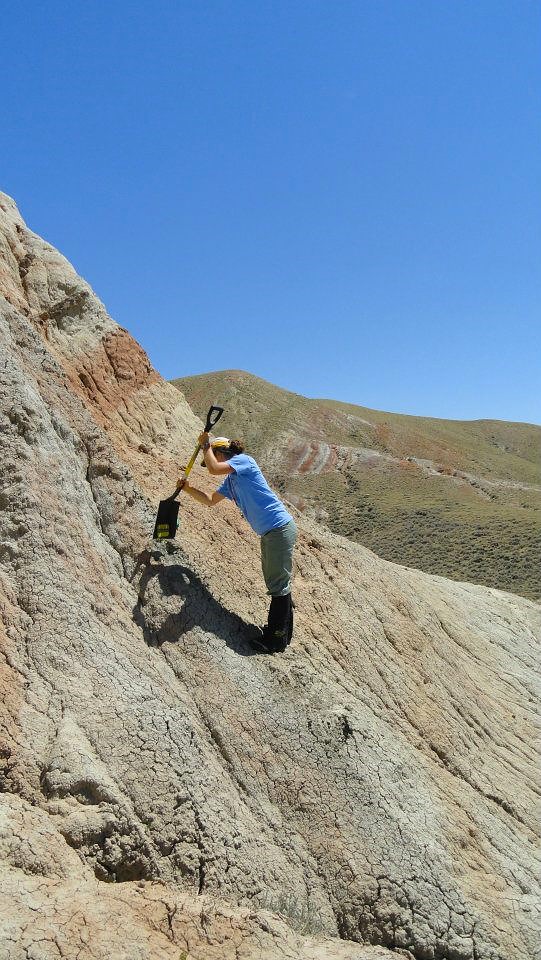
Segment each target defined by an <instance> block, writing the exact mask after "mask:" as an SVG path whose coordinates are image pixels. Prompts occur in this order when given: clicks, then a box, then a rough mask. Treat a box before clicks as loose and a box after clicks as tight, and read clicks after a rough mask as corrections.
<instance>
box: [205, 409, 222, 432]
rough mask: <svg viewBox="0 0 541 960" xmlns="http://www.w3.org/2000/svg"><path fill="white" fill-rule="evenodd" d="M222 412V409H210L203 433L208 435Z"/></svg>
mask: <svg viewBox="0 0 541 960" xmlns="http://www.w3.org/2000/svg"><path fill="white" fill-rule="evenodd" d="M223 412H224V408H223V407H210V409H209V412H208V413H207V422H206V424H205V433H208V432H209V430H210V429H211V427H214V426H215V425H216V424H217V423H218V420H219V419H220V417H221V415H222V413H223Z"/></svg>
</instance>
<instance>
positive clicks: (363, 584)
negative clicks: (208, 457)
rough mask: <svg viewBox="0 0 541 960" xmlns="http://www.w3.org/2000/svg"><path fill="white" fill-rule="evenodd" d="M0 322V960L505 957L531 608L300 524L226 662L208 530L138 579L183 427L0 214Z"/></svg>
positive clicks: (59, 274)
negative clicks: (278, 617)
mask: <svg viewBox="0 0 541 960" xmlns="http://www.w3.org/2000/svg"><path fill="white" fill-rule="evenodd" d="M0 313H1V319H0V356H1V363H0V371H1V377H0V411H1V417H2V430H1V434H0V444H1V453H0V484H1V492H0V647H1V650H2V658H1V659H0V685H1V688H2V699H1V706H0V739H1V743H0V789H1V790H2V794H1V795H0V811H1V812H0V817H1V821H0V823H1V828H0V854H1V857H2V859H1V871H2V891H3V895H2V901H1V906H0V938H1V939H2V941H3V943H4V944H5V945H6V947H5V951H4V954H5V956H7V957H9V958H12V960H15V958H17V960H18V958H19V957H20V958H23V957H25V958H26V957H28V956H32V957H33V958H38V957H39V958H41V957H43V958H49V957H56V956H59V955H60V956H65V957H72V956H73V957H89V958H90V957H91V958H94V957H96V958H105V957H107V958H112V957H114V958H126V960H128V958H129V960H132V958H135V957H141V958H151V957H152V958H157V957H158V958H161V957H163V958H169V957H171V958H173V957H174V958H176V960H178V957H179V953H180V956H182V952H184V953H186V956H187V957H190V958H192V960H198V958H203V957H204V958H212V957H216V958H218V957H220V958H222V957H229V956H231V957H235V958H236V957H243V958H252V957H254V958H255V957H265V958H266V957H268V958H271V957H272V958H275V957H276V958H279V957H287V958H306V960H310V958H311V960H316V958H319V957H321V958H323V957H329V958H330V957H336V958H344V960H345V958H359V960H370V958H374V960H375V958H376V957H383V956H385V955H389V956H390V955H391V954H390V953H388V951H393V953H394V955H395V956H396V953H397V951H400V950H403V951H404V952H405V953H406V956H407V955H408V952H409V955H410V956H414V957H416V958H418V960H428V958H442V960H443V958H446V960H474V958H475V960H510V958H526V957H529V956H531V955H532V953H533V950H534V945H535V943H536V932H535V920H536V915H535V909H536V903H535V899H534V895H535V889H534V885H533V884H534V880H533V878H534V875H535V863H534V857H535V851H536V820H535V812H534V802H535V797H536V789H537V786H536V765H535V756H534V753H533V748H532V743H533V723H534V707H535V703H534V697H535V670H536V663H537V658H536V649H535V642H536V641H535V637H536V628H537V630H538V625H539V608H538V607H537V606H536V605H535V604H533V603H530V602H528V601H526V600H521V599H520V598H518V597H514V596H511V595H509V594H504V593H500V592H498V591H495V590H491V589H487V588H482V587H474V586H472V585H469V584H459V583H454V582H450V581H447V580H444V579H441V578H438V577H431V576H427V575H423V574H421V573H419V572H417V571H413V570H409V569H406V568H402V567H398V566H396V565H393V564H390V563H386V562H385V561H382V560H380V559H378V558H377V557H376V556H374V555H373V554H371V553H370V552H369V551H367V550H365V549H363V548H362V547H361V546H358V545H355V544H352V543H350V542H348V541H346V540H343V539H341V538H339V537H336V536H333V535H332V534H330V533H328V532H325V531H324V530H322V529H320V528H318V527H317V525H316V524H313V523H311V522H310V521H309V520H306V519H303V520H300V527H301V529H300V539H299V545H298V549H297V568H296V578H295V595H296V601H297V610H296V624H297V626H296V635H295V640H294V643H293V645H292V647H291V648H290V649H289V650H288V651H287V652H286V653H285V654H284V655H282V656H280V657H265V656H263V655H256V654H254V652H253V650H252V649H251V648H250V645H249V643H248V641H247V624H250V623H252V622H261V621H262V620H263V618H264V616H265V610H266V601H265V597H264V593H263V585H262V579H261V574H260V570H259V543H258V539H257V538H256V537H255V536H254V535H253V534H252V533H251V531H250V530H249V529H248V528H247V527H246V526H245V525H244V522H243V521H242V519H241V518H240V516H239V515H238V514H237V513H236V512H235V509H234V507H233V506H232V505H231V504H228V503H226V504H222V505H220V507H219V508H216V509H215V510H213V511H208V510H203V508H201V507H199V506H198V505H197V504H195V503H193V501H191V500H190V501H188V498H186V500H183V501H182V507H181V517H182V520H181V529H180V531H179V534H178V537H177V540H176V541H175V543H174V545H173V544H172V545H171V547H170V549H169V551H164V555H163V557H162V558H161V559H160V560H157V561H156V560H153V561H150V562H145V561H144V560H143V559H142V558H141V551H142V550H143V548H144V547H146V546H147V545H148V538H149V534H150V532H151V530H152V525H153V519H154V510H155V504H156V502H157V500H158V499H159V498H160V496H163V495H164V494H167V493H169V492H170V491H172V489H174V480H175V478H176V475H177V466H178V464H179V463H182V462H185V461H186V459H187V456H189V453H190V452H191V448H192V446H193V443H194V441H195V439H196V437H197V434H198V432H199V430H200V424H199V423H198V422H197V420H196V419H195V418H194V416H193V414H192V412H191V411H190V409H189V407H188V405H187V404H186V403H185V401H184V399H183V397H182V396H181V395H180V394H179V393H178V391H177V390H176V389H175V388H174V387H172V386H170V385H168V384H166V383H164V382H163V381H162V380H161V379H160V377H159V376H158V375H157V374H156V372H155V371H154V370H153V369H152V367H151V366H150V364H149V362H148V359H147V358H146V356H145V355H144V353H143V352H142V351H141V349H140V348H139V347H138V346H137V344H135V343H134V341H133V340H132V339H131V338H130V337H129V335H128V334H127V333H126V332H125V331H122V330H121V329H120V328H118V327H117V326H116V325H115V324H114V323H113V321H112V320H111V319H110V318H109V317H108V316H107V314H106V312H105V309H104V307H103V306H102V304H101V303H100V302H99V301H98V300H97V298H96V297H95V296H94V294H93V293H92V291H91V290H90V288H89V287H88V286H87V284H85V283H84V281H82V280H81V279H80V278H79V277H77V276H76V274H75V273H74V271H73V269H72V268H71V267H70V265H69V264H68V263H67V262H66V261H65V260H64V259H63V258H62V257H61V256H60V255H59V254H58V253H57V252H56V251H54V250H53V249H52V248H51V247H50V246H49V245H47V244H46V243H44V242H43V241H42V240H40V239H39V238H38V237H36V236H35V235H34V234H32V233H30V232H29V231H28V229H27V228H26V227H25V225H24V223H23V222H22V220H21V218H20V216H19V214H18V212H17V210H16V208H15V206H14V204H13V202H12V201H10V200H9V198H7V197H5V195H0ZM225 424H226V420H225V419H224V429H225ZM198 480H199V482H200V483H201V485H205V484H206V485H207V487H208V488H209V489H211V487H212V485H211V483H210V478H206V477H201V478H198ZM138 558H139V559H138ZM36 910H37V911H39V923H37V922H36V920H35V917H36ZM278 915H280V916H278Z"/></svg>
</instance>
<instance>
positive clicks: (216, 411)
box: [170, 407, 224, 500]
mask: <svg viewBox="0 0 541 960" xmlns="http://www.w3.org/2000/svg"><path fill="white" fill-rule="evenodd" d="M223 412H224V408H223V407H210V409H209V412H208V413H207V422H206V424H205V433H208V432H209V430H210V428H211V427H213V426H214V425H215V424H216V423H218V420H219V419H220V417H221V416H222V413H223ZM200 450H201V444H199V443H198V444H197V446H196V448H195V450H194V452H193V454H192V456H191V459H190V462H189V463H188V465H187V466H186V467H185V469H184V479H186V478H187V476H188V474H189V473H190V470H191V469H192V467H193V465H194V463H195V461H196V460H197V455H198V453H199V451H200ZM181 490H182V487H178V488H177V489H176V490H175V492H174V494H173V496H172V497H171V498H170V499H171V500H174V499H175V497H178V495H179V493H180V491H181Z"/></svg>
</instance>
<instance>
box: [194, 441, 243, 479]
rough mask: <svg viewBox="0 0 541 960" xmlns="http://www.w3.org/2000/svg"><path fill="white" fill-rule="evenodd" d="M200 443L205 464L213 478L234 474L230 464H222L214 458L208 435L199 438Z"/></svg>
mask: <svg viewBox="0 0 541 960" xmlns="http://www.w3.org/2000/svg"><path fill="white" fill-rule="evenodd" d="M199 443H200V444H201V446H202V448H203V457H204V458H205V464H206V466H207V469H208V472H209V473H210V474H212V476H213V477H223V476H227V474H229V473H234V472H235V471H234V470H233V468H232V467H230V466H229V464H228V463H220V461H219V460H217V459H216V457H215V456H214V451H213V449H212V447H211V446H210V445H209V435H208V433H202V434H201V436H200V437H199Z"/></svg>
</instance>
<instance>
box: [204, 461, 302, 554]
mask: <svg viewBox="0 0 541 960" xmlns="http://www.w3.org/2000/svg"><path fill="white" fill-rule="evenodd" d="M227 462H228V464H229V466H230V467H231V468H232V469H233V470H234V471H235V472H234V473H230V474H228V476H227V477H226V478H225V480H224V482H223V483H222V485H221V487H218V493H221V495H222V497H227V499H228V500H233V501H234V502H235V503H236V504H237V507H238V508H239V510H240V512H241V513H242V515H243V517H244V518H245V519H246V520H247V521H248V523H249V524H250V526H251V527H252V530H255V532H256V533H257V534H259V536H260V537H262V536H263V534H265V533H268V532H269V530H275V529H276V527H284V526H285V525H286V523H289V521H290V520H292V519H293V517H292V516H291V514H290V513H288V512H287V510H286V508H285V507H284V505H283V503H282V501H281V500H279V498H278V497H277V496H276V494H275V493H274V491H273V490H271V488H270V487H269V485H268V483H267V481H266V480H265V477H264V476H263V474H262V473H261V470H260V469H259V467H258V465H257V463H256V462H255V460H254V459H253V457H248V456H247V455H246V454H245V453H237V454H236V455H235V456H234V457H231V459H230V460H228V461H227Z"/></svg>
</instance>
